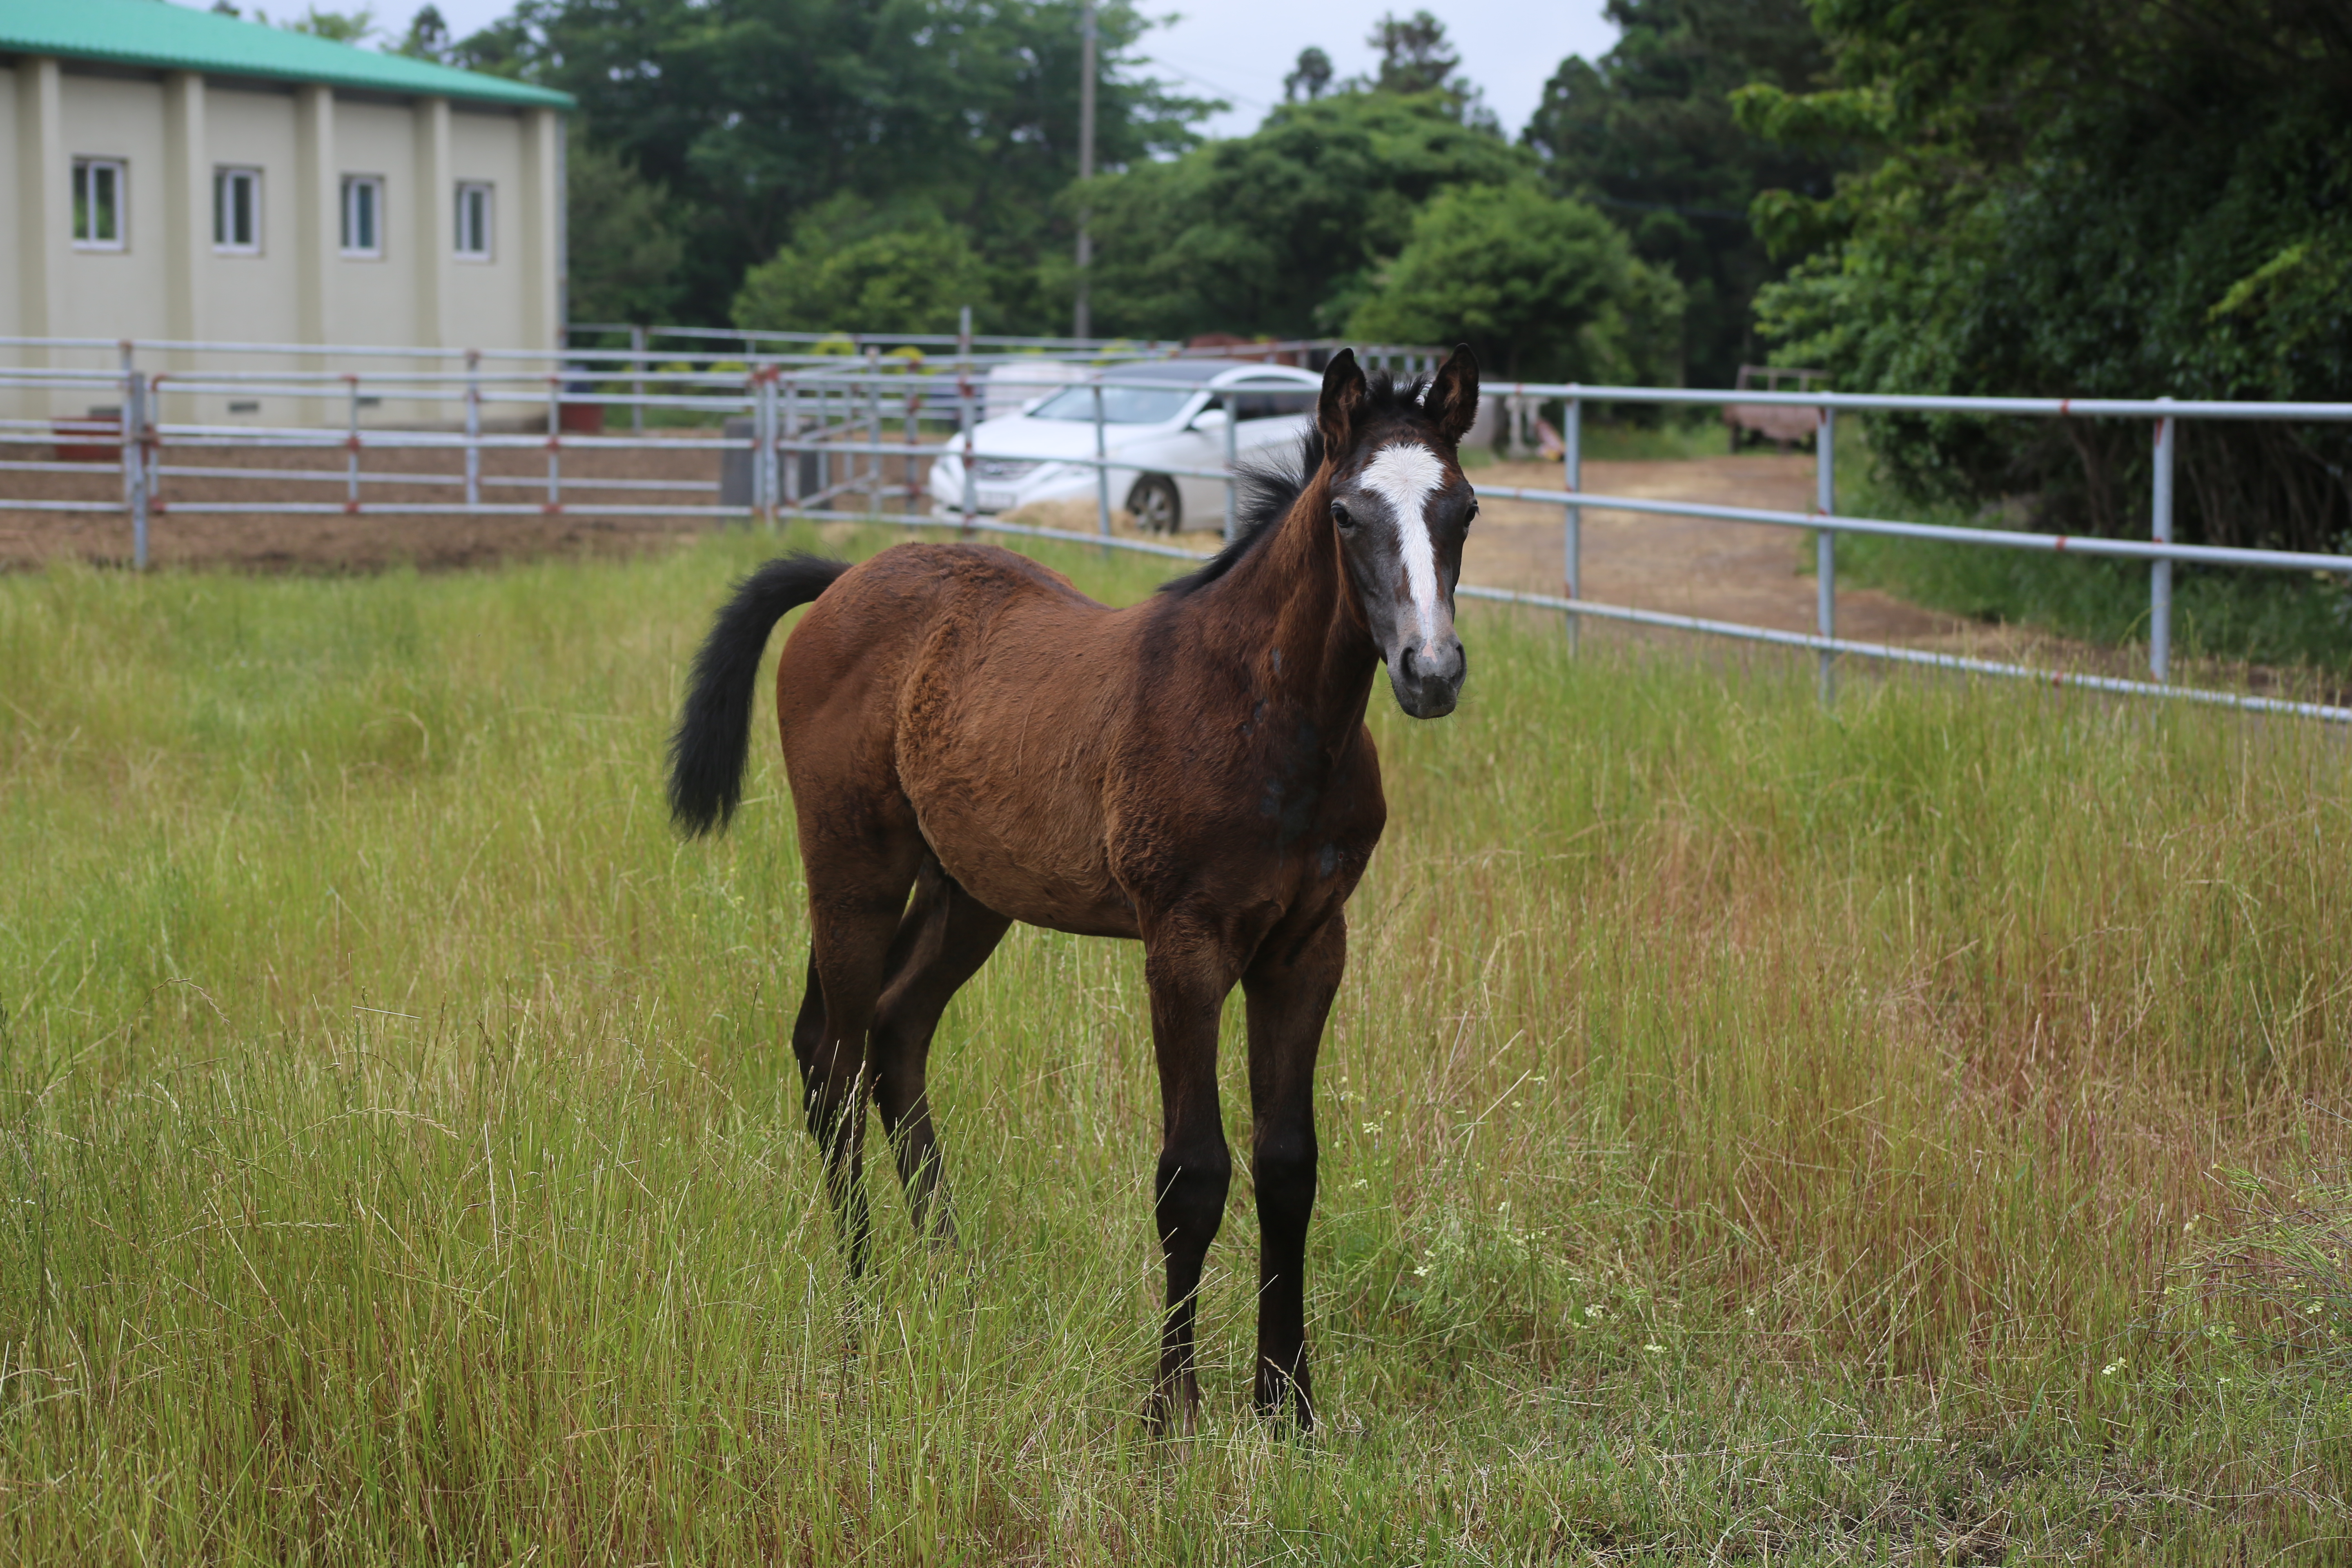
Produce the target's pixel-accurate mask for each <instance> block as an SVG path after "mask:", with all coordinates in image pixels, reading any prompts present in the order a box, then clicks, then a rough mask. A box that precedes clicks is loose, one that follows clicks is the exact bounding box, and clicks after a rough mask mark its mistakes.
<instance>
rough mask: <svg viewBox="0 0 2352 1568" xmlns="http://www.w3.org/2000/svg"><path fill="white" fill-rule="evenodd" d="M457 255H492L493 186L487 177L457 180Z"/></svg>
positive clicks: (461, 257)
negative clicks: (491, 212)
mask: <svg viewBox="0 0 2352 1568" xmlns="http://www.w3.org/2000/svg"><path fill="white" fill-rule="evenodd" d="M457 258H458V259H459V260H460V261H488V259H489V258H490V187H489V185H488V183H487V182H485V181H480V180H461V181H459V182H458V183H457Z"/></svg>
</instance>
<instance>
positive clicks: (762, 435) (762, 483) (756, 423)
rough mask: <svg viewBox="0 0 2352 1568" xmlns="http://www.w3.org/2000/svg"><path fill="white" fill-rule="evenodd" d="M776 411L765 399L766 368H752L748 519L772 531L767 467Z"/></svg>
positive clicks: (771, 482) (772, 492) (772, 479)
mask: <svg viewBox="0 0 2352 1568" xmlns="http://www.w3.org/2000/svg"><path fill="white" fill-rule="evenodd" d="M775 413H776V407H775V404H774V402H773V400H772V399H771V398H770V397H769V395H768V372H767V367H766V366H764V365H761V364H758V363H754V364H753V365H752V366H751V516H752V518H753V519H755V520H756V521H760V522H762V523H765V524H766V525H767V526H768V528H769V529H770V530H771V531H773V529H774V528H775V526H776V510H775V496H776V476H775V471H774V470H773V469H772V468H770V467H769V461H770V459H771V458H773V457H774V456H775V441H774V437H775Z"/></svg>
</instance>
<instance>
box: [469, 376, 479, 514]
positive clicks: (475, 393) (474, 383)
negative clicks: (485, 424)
mask: <svg viewBox="0 0 2352 1568" xmlns="http://www.w3.org/2000/svg"><path fill="white" fill-rule="evenodd" d="M466 504H467V506H469V507H474V506H479V505H481V504H482V351H481V350H479V349H467V351H466Z"/></svg>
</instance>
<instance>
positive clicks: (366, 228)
mask: <svg viewBox="0 0 2352 1568" xmlns="http://www.w3.org/2000/svg"><path fill="white" fill-rule="evenodd" d="M343 254H344V255H345V256H354V257H361V258H368V259H373V258H378V257H381V256H383V175H382V174H345V175H344V176H343Z"/></svg>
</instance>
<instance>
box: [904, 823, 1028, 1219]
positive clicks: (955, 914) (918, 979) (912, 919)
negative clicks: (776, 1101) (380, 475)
mask: <svg viewBox="0 0 2352 1568" xmlns="http://www.w3.org/2000/svg"><path fill="white" fill-rule="evenodd" d="M1012 923H1013V922H1012V921H1010V920H1008V919H1007V918H1006V917H1004V916H1003V915H1000V914H998V913H997V912H996V911H995V910H992V909H989V908H987V907H986V906H984V905H982V903H981V902H980V901H979V900H976V899H974V898H973V897H972V896H971V894H970V893H967V892H965V891H964V890H963V889H962V887H961V886H960V885H959V884H958V883H957V882H956V880H955V879H954V878H952V877H950V876H949V875H948V874H947V872H946V871H945V870H944V869H942V868H940V863H939V862H938V861H937V860H934V859H927V860H926V861H925V862H924V865H923V868H922V870H921V872H920V873H919V874H918V876H917V877H916V879H915V897H914V901H913V902H912V903H911V904H909V905H908V909H907V915H906V918H905V919H904V920H903V921H900V922H899V925H898V939H897V940H896V941H895V942H892V943H891V963H890V978H889V980H888V981H887V983H886V984H884V986H883V988H882V999H881V1001H880V1002H879V1003H877V1005H876V1006H875V1009H874V1027H873V1032H872V1035H871V1044H870V1046H869V1047H868V1048H869V1051H870V1053H871V1059H872V1061H873V1065H874V1088H875V1102H876V1106H877V1109H878V1110H880V1111H881V1112H882V1128H883V1131H885V1132H886V1133H887V1134H888V1136H889V1139H890V1147H891V1151H892V1152H893V1153H894V1154H895V1155H896V1156H897V1158H898V1179H899V1181H900V1182H901V1183H903V1184H905V1186H906V1189H907V1208H908V1213H909V1214H910V1215H912V1216H913V1219H914V1222H915V1234H916V1235H918V1236H921V1237H928V1238H929V1239H930V1240H932V1241H934V1242H940V1243H952V1242H953V1241H954V1240H955V1220H954V1218H953V1216H952V1215H951V1213H950V1208H949V1204H948V1190H947V1183H946V1175H945V1173H944V1172H943V1171H942V1170H941V1169H940V1146H939V1136H938V1133H937V1131H936V1130H935V1129H934V1128H933V1126H932V1123H931V1102H930V1096H929V1091H928V1089H927V1088H926V1082H925V1079H926V1072H925V1069H926V1066H927V1064H928V1062H929V1058H930V1051H931V1037H932V1035H933V1034H934V1032H936V1031H937V1029H938V1028H939V1023H940V1015H941V1014H943V1013H945V1012H946V1011H947V1005H948V1003H949V1002H950V1000H951V999H952V998H953V997H954V995H955V994H956V992H957V991H958V990H959V989H961V987H962V985H963V984H964V983H965V982H966V981H968V980H970V979H971V977H972V976H973V975H974V974H976V973H979V971H980V966H981V965H982V964H983V963H987V962H988V956H989V954H990V953H992V952H995V951H996V944H997V943H998V942H1001V941H1003V937H1004V933H1005V931H1006V930H1007V929H1008V928H1009V927H1010V926H1011V925H1012Z"/></svg>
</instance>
